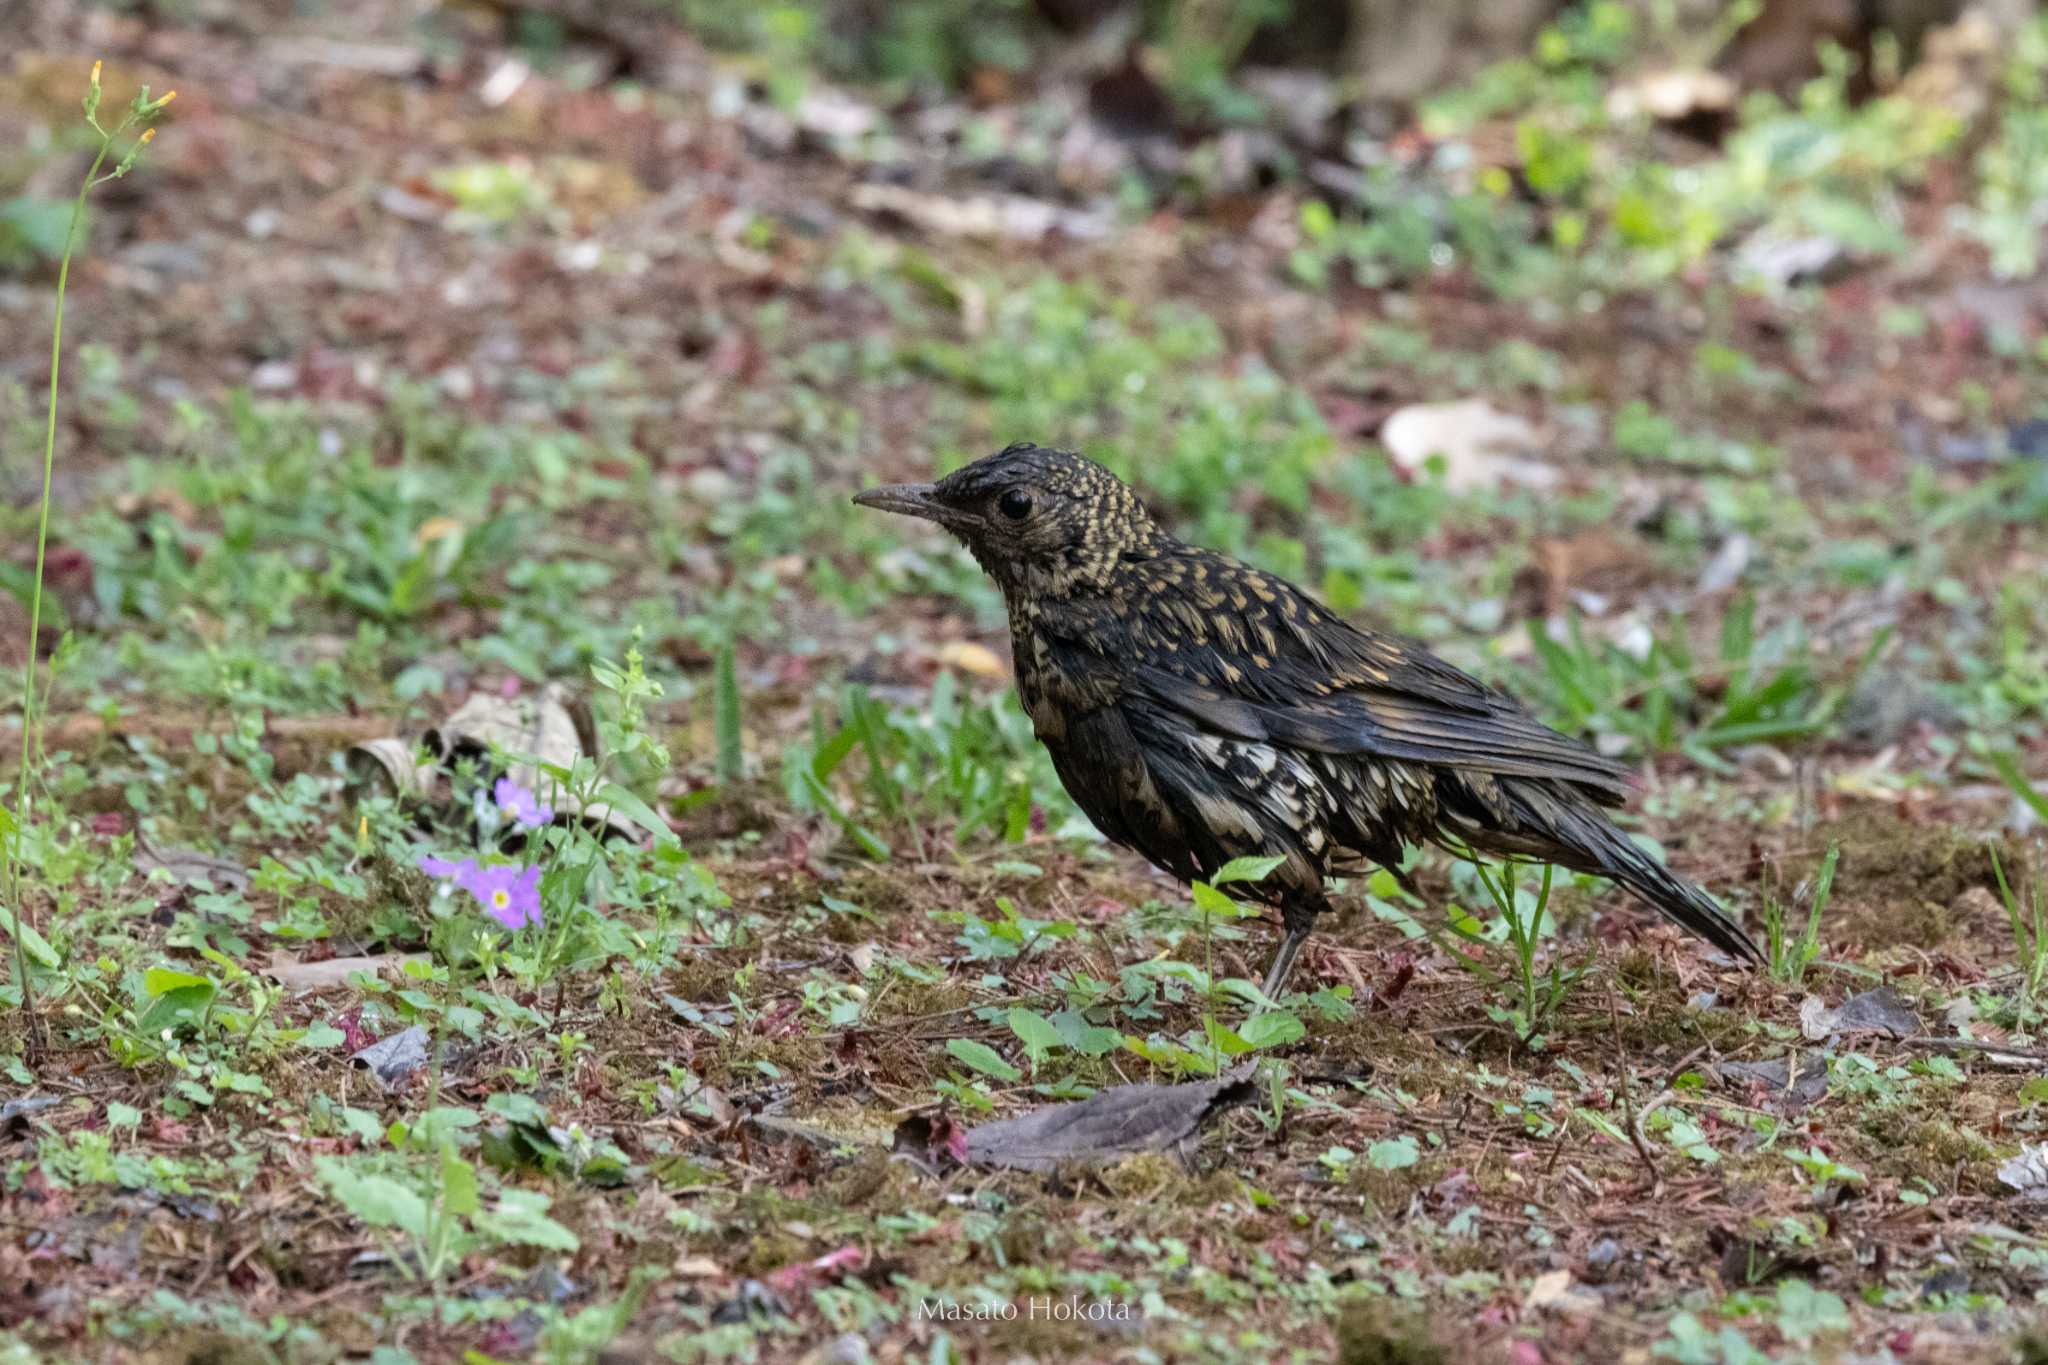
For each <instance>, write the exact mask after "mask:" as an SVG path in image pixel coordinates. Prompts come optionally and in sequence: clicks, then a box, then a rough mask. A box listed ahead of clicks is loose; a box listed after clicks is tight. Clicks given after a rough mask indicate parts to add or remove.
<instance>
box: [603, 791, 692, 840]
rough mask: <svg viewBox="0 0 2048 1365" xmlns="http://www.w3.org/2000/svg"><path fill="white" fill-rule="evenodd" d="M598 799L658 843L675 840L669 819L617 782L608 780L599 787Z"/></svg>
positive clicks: (613, 812)
mask: <svg viewBox="0 0 2048 1365" xmlns="http://www.w3.org/2000/svg"><path fill="white" fill-rule="evenodd" d="M597 799H598V800H599V801H600V802H601V803H603V804H604V805H607V806H609V807H611V811H612V814H614V815H617V816H621V817H623V818H625V819H627V820H630V821H632V822H633V823H634V824H636V825H638V826H639V827H640V828H641V829H644V830H646V831H647V832H648V833H649V834H652V835H653V836H654V842H655V843H657V844H670V843H674V842H675V837H676V835H675V831H674V830H672V829H670V828H669V827H668V821H666V820H664V819H662V818H661V817H660V816H659V815H656V814H655V813H654V808H653V807H651V806H649V805H648V804H647V803H646V802H645V801H642V800H641V799H640V798H639V797H637V796H635V795H634V794H633V793H632V792H630V791H628V790H626V789H625V788H624V787H622V786H620V785H619V784H618V783H616V782H607V783H605V784H604V786H603V787H601V788H599V790H598V793H597Z"/></svg>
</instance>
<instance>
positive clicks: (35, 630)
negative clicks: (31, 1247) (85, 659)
mask: <svg viewBox="0 0 2048 1365" xmlns="http://www.w3.org/2000/svg"><path fill="white" fill-rule="evenodd" d="M94 126H95V128H97V126H98V125H97V124H95V125H94ZM113 146H114V140H113V138H111V137H108V136H107V135H105V134H101V139H100V150H99V154H98V155H97V156H95V157H93V159H92V167H91V169H89V170H88V171H86V173H85V178H84V179H83V180H82V181H80V182H79V186H78V197H77V198H76V199H74V200H72V202H71V225H70V227H69V228H67V229H66V230H65V233H64V256H63V259H62V260H61V261H60V262H59V263H58V266H57V312H56V319H55V321H54V322H53V323H52V324H51V326H50V404H49V421H48V424H47V425H46V426H45V428H44V431H43V498H42V505H41V507H40V509H39V510H38V512H37V517H36V571H35V586H34V589H33V591H32V592H31V593H30V596H29V607H28V650H27V654H28V659H27V662H26V663H24V664H23V665H22V677H21V770H20V772H19V773H17V774H16V780H15V789H14V822H15V832H14V835H13V836H12V837H11V838H10V839H9V840H8V841H7V844H6V854H5V858H4V862H5V864H6V868H7V911H8V931H9V935H10V937H12V938H13V940H14V977H15V980H16V981H18V982H20V983H21V1008H22V1017H23V1018H24V1019H25V1020H26V1021H27V1023H28V1029H29V1033H30V1036H31V1037H34V1036H35V1033H36V1027H37V1026H36V1012H35V985H34V983H33V982H32V981H31V980H30V979H29V971H28V948H27V944H26V942H25V941H24V940H23V937H22V932H21V924H22V895H21V869H20V866H19V864H18V863H17V862H16V860H15V853H14V850H15V841H16V840H19V839H21V838H23V837H25V836H26V834H27V832H28V819H29V814H28V777H29V759H30V756H31V755H32V754H34V753H35V751H36V747H37V746H36V742H35V735H36V725H35V720H36V717H35V710H36V648H37V642H38V641H39V640H40V639H41V638H42V630H43V565H44V561H45V559H46V557H47V555H48V552H49V546H50V488H51V484H52V482H53V481H54V478H55V475H56V470H57V380H58V375H59V372H60V367H61V366H62V365H63V362H64V291H65V289H66V287H67V286H68V285H69V284H70V283H71V252H72V249H73V248H74V247H75V246H76V244H77V242H78V225H79V224H80V223H81V222H83V221H84V220H85V196H86V195H87V194H89V193H90V192H91V191H92V187H93V186H94V185H95V184H96V183H98V177H99V173H100V167H101V166H103V165H105V164H106V160H107V153H108V152H110V151H112V150H113Z"/></svg>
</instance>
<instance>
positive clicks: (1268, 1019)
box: [1238, 1010, 1308, 1047]
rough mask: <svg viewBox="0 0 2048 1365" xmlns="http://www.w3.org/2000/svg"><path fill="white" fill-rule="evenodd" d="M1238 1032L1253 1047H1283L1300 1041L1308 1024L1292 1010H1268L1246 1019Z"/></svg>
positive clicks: (1306, 1030)
mask: <svg viewBox="0 0 2048 1365" xmlns="http://www.w3.org/2000/svg"><path fill="white" fill-rule="evenodd" d="M1238 1032H1239V1033H1240V1034H1241V1035H1242V1036H1243V1037H1244V1040H1245V1042H1247V1043H1249V1044H1251V1046H1253V1047H1281V1046H1283V1045H1285V1044H1287V1043H1292V1042H1296V1041H1298V1040H1299V1039H1300V1038H1301V1036H1302V1035H1303V1034H1305V1033H1307V1032H1308V1026H1307V1025H1305V1024H1303V1023H1302V1022H1301V1019H1300V1017H1299V1016H1297V1015H1296V1014H1295V1013H1294V1012H1293V1011H1291V1010H1266V1011H1264V1012H1263V1013H1260V1014H1254V1015H1253V1016H1252V1017H1251V1018H1249V1019H1247V1020H1245V1021H1244V1026H1243V1027H1242V1028H1240V1029H1239V1030H1238Z"/></svg>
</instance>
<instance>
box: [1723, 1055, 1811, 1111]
mask: <svg viewBox="0 0 2048 1365" xmlns="http://www.w3.org/2000/svg"><path fill="white" fill-rule="evenodd" d="M1714 1070H1715V1072H1716V1073H1717V1074H1718V1075H1719V1076H1720V1078H1721V1083H1722V1084H1723V1085H1730V1086H1735V1085H1741V1086H1748V1085H1757V1086H1762V1087H1763V1089H1764V1091H1765V1092H1766V1096H1765V1097H1766V1100H1767V1101H1768V1103H1769V1105H1770V1107H1771V1108H1772V1109H1774V1110H1775V1111H1777V1112H1778V1113H1780V1114H1786V1115H1791V1114H1796V1113H1798V1112H1799V1111H1800V1110H1802V1109H1804V1108H1806V1107H1807V1106H1808V1105H1810V1104H1813V1103H1815V1102H1816V1101H1818V1100H1820V1099H1821V1097H1823V1096H1824V1095H1826V1094H1827V1093H1828V1059H1827V1057H1826V1056H1825V1055H1824V1054H1823V1053H1822V1052H1821V1051H1820V1050H1819V1049H1818V1048H1812V1049H1808V1050H1807V1051H1805V1052H1802V1053H1800V1054H1798V1057H1797V1060H1796V1062H1795V1060H1794V1059H1793V1058H1792V1057H1778V1058H1774V1059H1772V1060H1770V1061H1766V1062H1721V1063H1719V1064H1717V1065H1716V1066H1715V1068H1714Z"/></svg>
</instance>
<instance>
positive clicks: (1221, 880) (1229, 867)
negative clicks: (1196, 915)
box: [1209, 856, 1287, 886]
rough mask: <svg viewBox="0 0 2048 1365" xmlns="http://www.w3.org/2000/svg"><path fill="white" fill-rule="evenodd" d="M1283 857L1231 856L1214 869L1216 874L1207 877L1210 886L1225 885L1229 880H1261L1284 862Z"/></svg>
mask: <svg viewBox="0 0 2048 1365" xmlns="http://www.w3.org/2000/svg"><path fill="white" fill-rule="evenodd" d="M1286 861H1287V860H1286V859H1285V858H1255V857H1250V856H1246V857H1243V858H1232V859H1231V860H1230V861H1229V862H1227V863H1225V864H1224V865H1223V866H1221V867H1219V868H1217V869H1216V875H1215V876H1213V877H1211V878H1209V884H1210V885H1211V886H1227V885H1229V884H1230V883H1231V882H1262V881H1264V880H1265V879H1266V878H1267V877H1268V876H1270V875H1272V872H1273V869H1274V868H1276V867H1278V866H1280V864H1282V863H1284V862H1286Z"/></svg>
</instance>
